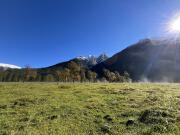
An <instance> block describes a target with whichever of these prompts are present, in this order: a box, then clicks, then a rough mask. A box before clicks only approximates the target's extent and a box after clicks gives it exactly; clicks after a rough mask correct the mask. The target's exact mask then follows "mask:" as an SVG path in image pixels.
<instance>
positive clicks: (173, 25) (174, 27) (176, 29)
mask: <svg viewBox="0 0 180 135" xmlns="http://www.w3.org/2000/svg"><path fill="white" fill-rule="evenodd" d="M169 31H170V32H172V33H180V16H179V17H178V18H175V19H174V20H172V21H171V22H170V24H169Z"/></svg>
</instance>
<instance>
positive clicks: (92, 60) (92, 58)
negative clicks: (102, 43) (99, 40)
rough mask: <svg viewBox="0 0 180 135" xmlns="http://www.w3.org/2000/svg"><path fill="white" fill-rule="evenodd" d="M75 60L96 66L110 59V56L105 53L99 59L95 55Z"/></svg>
mask: <svg viewBox="0 0 180 135" xmlns="http://www.w3.org/2000/svg"><path fill="white" fill-rule="evenodd" d="M75 59H78V60H83V61H86V62H87V64H88V65H90V66H94V65H96V64H99V63H101V62H103V61H105V60H106V59H108V56H107V55H106V54H105V53H103V54H101V55H99V56H98V57H96V56H94V55H89V56H87V57H84V56H79V57H76V58H75Z"/></svg>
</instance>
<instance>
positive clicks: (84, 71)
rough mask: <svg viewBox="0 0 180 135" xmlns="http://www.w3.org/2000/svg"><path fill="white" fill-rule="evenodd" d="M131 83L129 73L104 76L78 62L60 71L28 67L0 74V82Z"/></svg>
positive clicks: (104, 72) (105, 74)
mask: <svg viewBox="0 0 180 135" xmlns="http://www.w3.org/2000/svg"><path fill="white" fill-rule="evenodd" d="M98 81H100V82H130V81H131V79H130V76H129V74H128V73H127V72H124V73H123V74H119V73H118V72H116V71H115V72H111V71H109V70H108V69H104V70H103V74H102V75H101V77H100V76H98V74H97V73H95V72H93V71H91V70H90V69H88V68H85V67H82V66H80V65H79V64H77V63H76V62H73V61H71V62H69V63H68V64H67V66H66V67H64V68H60V69H51V68H49V69H48V68H46V69H34V68H31V67H30V66H26V67H25V68H23V69H8V70H6V71H1V72H0V82H98Z"/></svg>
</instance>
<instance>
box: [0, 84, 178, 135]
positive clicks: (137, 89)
mask: <svg viewBox="0 0 180 135" xmlns="http://www.w3.org/2000/svg"><path fill="white" fill-rule="evenodd" d="M6 134H12V135H14V134H15V135H25V134H28V135H31V134H32V135H39V134H41V135H48V134H51V135H104V134H107V135H108V134H111V135H151V134H152V135H153V134H157V135H159V134H163V135H180V84H148V83H147V84H143V83H135V84H133V83H132V84H127V83H124V84H113V83H112V84H108V83H107V84H106V83H97V84H96V83H95V84H88V83H85V84H80V83H75V84H69V83H67V84H63V83H62V84H61V83H60V84H56V83H24V84H23V83H1V84H0V135H6Z"/></svg>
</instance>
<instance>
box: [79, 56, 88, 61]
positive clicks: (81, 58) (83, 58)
mask: <svg viewBox="0 0 180 135" xmlns="http://www.w3.org/2000/svg"><path fill="white" fill-rule="evenodd" d="M77 59H80V60H86V59H87V58H86V57H84V56H79V57H77Z"/></svg>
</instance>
